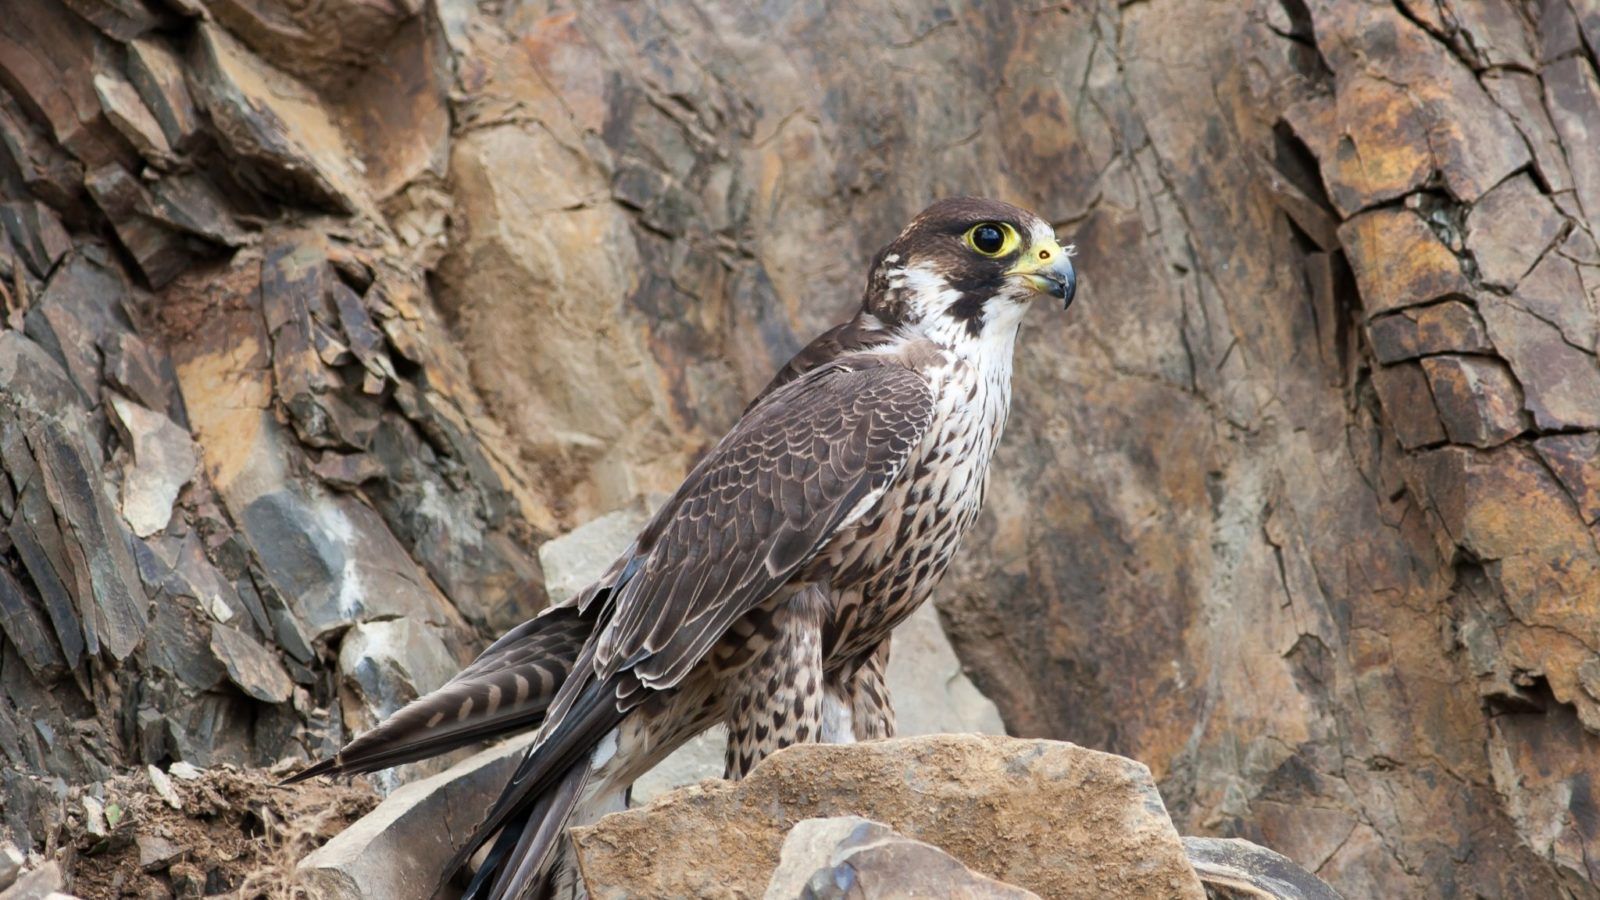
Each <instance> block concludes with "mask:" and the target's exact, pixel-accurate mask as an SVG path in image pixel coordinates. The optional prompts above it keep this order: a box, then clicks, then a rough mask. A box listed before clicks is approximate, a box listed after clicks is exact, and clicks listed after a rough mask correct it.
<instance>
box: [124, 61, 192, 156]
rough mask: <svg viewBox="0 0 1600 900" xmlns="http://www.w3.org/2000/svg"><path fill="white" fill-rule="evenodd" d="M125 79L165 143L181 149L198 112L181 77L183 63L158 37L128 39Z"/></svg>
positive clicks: (185, 142) (186, 141) (187, 142)
mask: <svg viewBox="0 0 1600 900" xmlns="http://www.w3.org/2000/svg"><path fill="white" fill-rule="evenodd" d="M127 47H128V79H129V80H130V81H132V82H133V86H134V89H135V90H137V91H138V92H139V98H140V99H141V100H143V101H144V105H145V108H146V109H148V110H149V111H150V114H151V115H152V116H154V117H155V120H156V122H157V123H158V124H159V125H160V126H161V133H162V135H163V136H164V137H165V138H166V141H167V145H168V146H169V147H171V148H173V149H177V150H182V149H185V148H186V147H188V145H189V141H190V139H191V138H192V137H193V136H194V134H195V133H196V132H197V131H199V129H200V114H199V111H198V110H196V109H195V105H194V99H193V98H192V97H191V96H190V95H189V86H188V85H187V84H185V83H184V80H183V62H182V60H180V59H178V56H177V54H175V53H173V52H172V50H171V49H170V48H169V47H168V46H167V44H166V42H165V41H163V40H161V39H160V38H154V37H152V38H141V39H139V40H135V41H129V42H128V45H127Z"/></svg>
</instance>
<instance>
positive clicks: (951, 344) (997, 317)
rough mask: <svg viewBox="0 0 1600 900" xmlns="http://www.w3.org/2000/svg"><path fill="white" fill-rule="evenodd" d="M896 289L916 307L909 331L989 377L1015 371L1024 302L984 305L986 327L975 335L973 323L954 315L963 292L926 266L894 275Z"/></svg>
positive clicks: (994, 301) (1007, 299) (997, 300)
mask: <svg viewBox="0 0 1600 900" xmlns="http://www.w3.org/2000/svg"><path fill="white" fill-rule="evenodd" d="M889 286H890V288H891V289H900V290H903V291H905V294H906V298H907V301H906V302H907V303H908V304H909V305H910V306H912V307H914V308H915V310H916V314H915V315H914V316H912V317H911V318H912V320H913V321H914V323H915V324H913V325H911V326H910V327H911V328H913V329H915V330H916V331H917V332H919V333H920V334H921V335H922V336H923V337H926V338H927V339H928V340H930V341H932V342H933V343H935V344H937V345H938V346H940V347H943V348H944V349H946V350H949V351H950V352H951V353H953V354H955V355H956V356H959V357H962V358H965V359H967V360H968V361H969V362H972V363H974V364H976V365H977V366H978V367H979V368H980V369H982V370H985V371H986V373H987V372H989V371H992V370H996V369H998V370H1002V371H1003V372H1004V374H1005V375H1007V376H1009V375H1010V373H1011V356H1012V353H1013V351H1014V350H1015V348H1016V343H1017V329H1018V327H1019V326H1020V325H1021V324H1022V317H1023V315H1025V314H1026V313H1027V311H1028V304H1027V302H1026V301H1025V300H1022V299H1021V298H1011V297H1006V296H996V297H993V298H990V299H989V300H988V301H987V302H986V303H984V305H983V311H982V312H981V313H980V315H981V316H982V319H981V325H980V327H979V328H978V329H977V332H976V333H974V332H973V329H972V327H971V325H970V324H969V323H968V322H966V321H963V320H961V319H958V318H956V317H955V316H952V315H950V313H949V309H950V307H951V306H952V305H953V304H954V303H955V302H956V301H958V300H960V299H961V293H960V292H959V291H957V290H956V289H955V288H953V287H951V286H950V285H949V283H948V282H946V281H945V279H944V277H943V276H942V275H940V274H939V273H938V272H936V271H934V270H933V269H932V268H931V267H929V266H927V265H914V266H907V267H905V268H903V269H897V270H895V271H893V272H891V273H890V275H889Z"/></svg>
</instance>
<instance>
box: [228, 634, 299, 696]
mask: <svg viewBox="0 0 1600 900" xmlns="http://www.w3.org/2000/svg"><path fill="white" fill-rule="evenodd" d="M211 652H212V653H213V654H214V655H215V656H216V657H217V661H218V662H220V663H222V665H223V667H224V668H226V669H227V670H228V680H229V681H232V682H233V683H234V684H236V685H238V686H239V689H240V690H242V691H244V692H245V693H246V694H249V695H250V696H251V697H254V698H255V699H257V700H260V701H261V702H263V703H283V702H285V701H287V700H288V699H289V695H290V694H291V693H293V691H294V682H292V681H290V680H289V673H287V672H285V671H284V670H283V663H281V662H279V661H278V657H277V656H276V655H274V654H273V653H272V651H270V650H268V649H267V648H265V647H263V646H261V643H260V642H259V641H257V640H256V639H255V638H252V637H250V636H249V635H247V634H245V633H244V632H242V631H239V630H238V629H235V628H231V627H229V626H227V625H224V624H222V623H221V622H217V623H214V624H213V625H212V626H211Z"/></svg>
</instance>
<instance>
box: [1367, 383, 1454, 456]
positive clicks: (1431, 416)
mask: <svg viewBox="0 0 1600 900" xmlns="http://www.w3.org/2000/svg"><path fill="white" fill-rule="evenodd" d="M1372 384H1373V386H1374V387H1375V388H1377V389H1378V400H1379V402H1381V403H1382V404H1383V411H1384V414H1385V416H1387V418H1388V420H1389V423H1390V427H1392V428H1393V429H1394V433H1395V436H1396V437H1398V438H1399V439H1400V445H1401V446H1402V447H1405V448H1406V449H1408V450H1410V449H1413V448H1416V447H1422V446H1425V445H1428V444H1437V443H1439V442H1440V441H1443V440H1444V439H1445V431H1444V425H1443V423H1441V422H1440V421H1439V412H1438V410H1437V409H1435V408H1434V404H1433V394H1432V393H1431V392H1430V391H1429V389H1428V377H1427V375H1425V374H1424V373H1423V370H1422V367H1421V366H1419V365H1417V364H1416V363H1400V364H1399V365H1394V366H1381V367H1379V368H1378V369H1376V370H1374V371H1373V373H1372Z"/></svg>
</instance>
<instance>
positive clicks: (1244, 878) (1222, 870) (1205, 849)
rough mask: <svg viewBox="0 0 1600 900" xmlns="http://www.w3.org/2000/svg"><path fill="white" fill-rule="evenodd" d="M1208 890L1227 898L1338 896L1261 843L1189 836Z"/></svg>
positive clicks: (1320, 899) (1334, 899)
mask: <svg viewBox="0 0 1600 900" xmlns="http://www.w3.org/2000/svg"><path fill="white" fill-rule="evenodd" d="M1183 850H1184V852H1185V853H1187V854H1188V855H1189V862H1190V863H1192V864H1193V865H1194V870H1195V872H1196V874H1198V875H1199V876H1200V881H1201V883H1203V884H1204V885H1205V886H1206V891H1207V892H1208V893H1209V894H1211V895H1213V896H1217V897H1224V898H1228V900H1339V895H1338V894H1337V893H1336V892H1335V891H1334V890H1333V888H1331V887H1329V886H1328V884H1327V882H1324V881H1323V880H1322V879H1320V878H1318V877H1317V876H1315V875H1313V874H1311V873H1310V872H1307V871H1306V870H1305V869H1302V868H1301V867H1300V866H1298V865H1296V864H1295V862H1294V861H1293V860H1291V859H1289V858H1288V857H1287V856H1284V855H1283V854H1281V853H1277V852H1275V851H1272V850H1268V849H1267V848H1266V847H1263V846H1261V845H1259V844H1252V843H1251V842H1249V841H1243V840H1238V839H1236V838H1208V837H1186V838H1184V839H1183Z"/></svg>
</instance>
